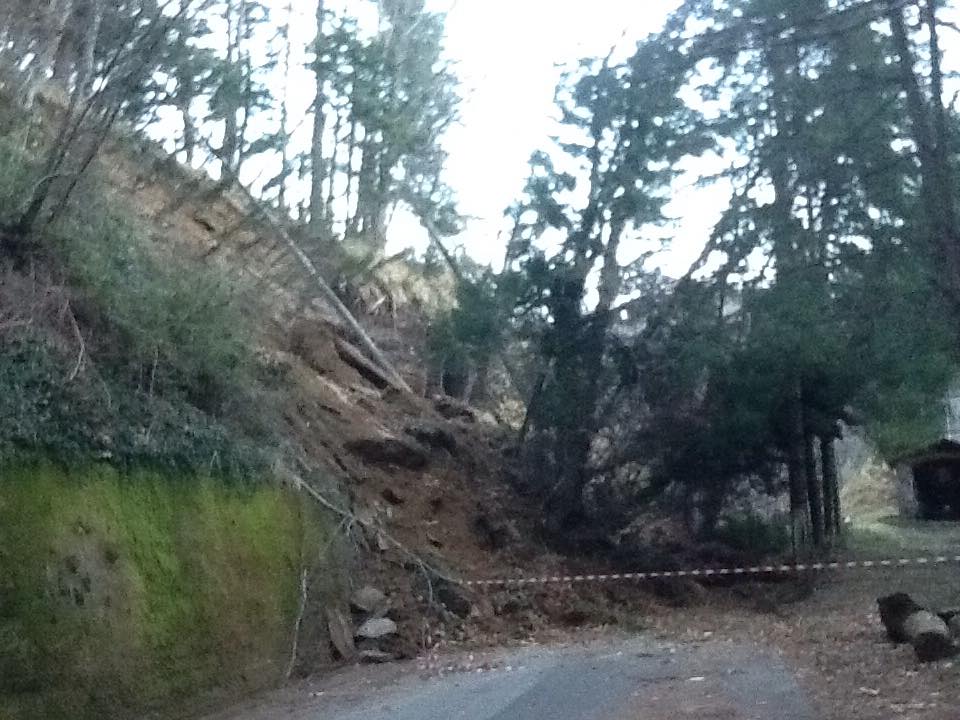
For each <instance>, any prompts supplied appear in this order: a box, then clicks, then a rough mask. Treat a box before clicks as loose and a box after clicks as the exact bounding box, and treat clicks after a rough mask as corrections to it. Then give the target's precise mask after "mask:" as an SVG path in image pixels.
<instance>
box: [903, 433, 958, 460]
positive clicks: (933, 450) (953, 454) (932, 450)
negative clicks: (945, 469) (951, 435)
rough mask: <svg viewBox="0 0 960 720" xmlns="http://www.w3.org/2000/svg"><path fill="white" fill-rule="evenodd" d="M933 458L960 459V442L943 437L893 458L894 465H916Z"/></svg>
mask: <svg viewBox="0 0 960 720" xmlns="http://www.w3.org/2000/svg"><path fill="white" fill-rule="evenodd" d="M931 460H960V442H956V441H955V440H950V439H948V438H941V439H940V440H937V441H936V442H935V443H933V444H931V445H927V446H926V447H923V448H919V449H917V450H913V451H911V452H909V453H904V454H903V455H900V456H899V457H897V458H895V459H894V460H893V463H892V464H894V465H902V464H909V465H914V464H916V463H921V462H929V461H931Z"/></svg>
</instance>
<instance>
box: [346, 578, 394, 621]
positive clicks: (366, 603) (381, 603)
mask: <svg viewBox="0 0 960 720" xmlns="http://www.w3.org/2000/svg"><path fill="white" fill-rule="evenodd" d="M350 605H351V606H352V607H353V608H354V609H355V610H357V611H359V612H362V613H366V614H367V615H369V616H371V617H382V616H383V615H384V613H386V612H387V608H389V607H390V601H389V600H388V599H387V596H386V594H384V593H383V592H382V591H380V590H377V588H375V587H371V586H370V585H366V586H364V587H362V588H360V589H359V590H357V591H356V592H355V593H354V594H353V597H351V598H350Z"/></svg>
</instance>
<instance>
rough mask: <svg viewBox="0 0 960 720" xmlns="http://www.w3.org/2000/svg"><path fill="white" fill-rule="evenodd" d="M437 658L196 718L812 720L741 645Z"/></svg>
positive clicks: (775, 668)
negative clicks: (433, 664)
mask: <svg viewBox="0 0 960 720" xmlns="http://www.w3.org/2000/svg"><path fill="white" fill-rule="evenodd" d="M442 662H443V663H444V667H446V666H447V665H453V667H454V669H453V670H452V671H451V670H446V671H445V670H444V668H431V669H429V670H427V669H425V668H424V667H423V666H422V665H420V666H418V665H417V664H410V665H406V666H404V665H393V666H384V667H376V668H371V667H367V668H352V669H347V670H344V671H341V672H339V673H335V674H334V675H332V676H330V677H326V678H323V679H320V680H317V681H314V682H312V683H306V684H303V685H300V686H296V687H293V688H288V689H285V690H283V691H281V692H279V693H275V694H274V695H272V696H270V697H267V698H264V699H261V700H259V701H257V702H256V703H254V704H251V705H248V706H247V707H243V708H236V709H233V710H229V711H225V712H222V713H219V714H217V715H215V716H211V717H210V718H208V720H677V719H683V718H689V719H691V720H692V719H694V718H696V719H697V720H814V715H813V713H812V711H811V709H810V706H809V704H808V703H807V701H806V700H805V698H804V697H803V694H802V693H801V691H800V690H799V688H798V687H797V685H796V684H795V682H794V681H793V678H792V677H791V675H790V673H789V671H788V670H787V669H786V668H785V667H784V665H783V664H782V663H781V662H780V660H779V659H777V658H776V657H775V656H772V655H770V654H768V653H766V652H765V651H761V650H759V649H757V648H754V647H751V646H748V645H734V644H730V643H711V642H705V643H702V644H696V645H684V646H669V645H658V644H656V643H653V642H652V641H646V640H642V639H625V640H616V641H613V640H605V641H601V642H595V643H590V644H568V645H565V646H561V647H528V648H522V649H518V650H510V651H501V652H499V653H497V654H495V655H492V656H488V657H485V658H466V656H464V657H461V658H444V659H443V661H442ZM478 666H479V667H478Z"/></svg>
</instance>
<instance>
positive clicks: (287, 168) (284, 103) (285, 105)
mask: <svg viewBox="0 0 960 720" xmlns="http://www.w3.org/2000/svg"><path fill="white" fill-rule="evenodd" d="M285 12H286V16H287V19H286V23H284V25H283V27H282V28H281V29H280V34H281V36H282V38H283V59H282V61H281V64H280V67H281V72H282V73H283V97H282V98H281V99H280V183H279V185H278V186H277V206H278V207H279V208H280V213H281V214H282V215H283V219H284V221H286V219H287V218H288V217H289V215H290V208H288V207H287V180H288V179H289V177H290V175H291V174H292V172H293V168H292V165H291V162H290V106H289V96H290V55H291V47H290V24H291V22H292V19H293V3H292V2H288V3H287V6H286V9H285Z"/></svg>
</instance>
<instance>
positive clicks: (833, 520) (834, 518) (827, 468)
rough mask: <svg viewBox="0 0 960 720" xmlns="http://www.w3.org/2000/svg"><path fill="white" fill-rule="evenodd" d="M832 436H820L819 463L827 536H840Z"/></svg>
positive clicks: (836, 474) (835, 459) (841, 525)
mask: <svg viewBox="0 0 960 720" xmlns="http://www.w3.org/2000/svg"><path fill="white" fill-rule="evenodd" d="M835 442H836V440H835V439H834V438H833V436H829V435H827V436H823V437H821V438H820V465H821V467H822V468H823V501H824V503H823V504H824V517H825V521H826V529H827V536H828V537H829V538H836V537H839V536H840V532H841V529H842V528H843V521H842V513H841V508H840V477H839V474H838V473H837V448H836V446H835V444H834V443H835Z"/></svg>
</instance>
